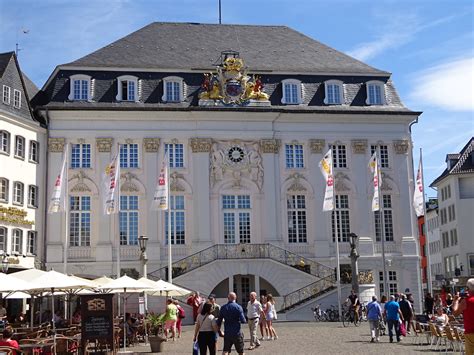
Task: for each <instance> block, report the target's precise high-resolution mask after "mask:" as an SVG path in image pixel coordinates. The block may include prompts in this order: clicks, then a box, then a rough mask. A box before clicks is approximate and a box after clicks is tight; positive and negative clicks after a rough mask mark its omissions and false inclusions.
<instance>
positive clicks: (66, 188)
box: [63, 143, 69, 319]
mask: <svg viewBox="0 0 474 355" xmlns="http://www.w3.org/2000/svg"><path fill="white" fill-rule="evenodd" d="M64 154H66V169H65V174H64V177H65V184H64V221H65V224H66V231H65V236H64V246H63V273H64V274H65V275H67V259H68V255H67V254H68V241H69V143H67V144H66V152H65V153H64ZM67 297H69V296H68V295H64V317H65V318H66V319H68V303H67V300H66V298H67Z"/></svg>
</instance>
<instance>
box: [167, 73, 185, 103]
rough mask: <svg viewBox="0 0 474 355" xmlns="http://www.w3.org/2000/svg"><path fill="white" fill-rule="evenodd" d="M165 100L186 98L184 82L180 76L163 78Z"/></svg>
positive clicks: (175, 100) (172, 100) (173, 100)
mask: <svg viewBox="0 0 474 355" xmlns="http://www.w3.org/2000/svg"><path fill="white" fill-rule="evenodd" d="M161 99H162V100H163V101H165V102H181V101H183V99H184V82H183V79H182V78H180V77H178V76H169V77H166V78H164V79H163V97H162V98H161Z"/></svg>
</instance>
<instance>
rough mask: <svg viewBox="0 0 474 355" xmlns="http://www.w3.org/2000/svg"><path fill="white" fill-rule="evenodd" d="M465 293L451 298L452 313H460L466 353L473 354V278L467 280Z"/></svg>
mask: <svg viewBox="0 0 474 355" xmlns="http://www.w3.org/2000/svg"><path fill="white" fill-rule="evenodd" d="M466 287H467V289H468V292H467V293H462V294H461V295H460V294H459V292H458V293H456V295H455V296H454V298H453V315H454V316H458V315H460V314H461V313H462V315H463V321H464V339H465V343H464V344H465V350H466V355H473V354H474V278H472V279H469V280H467V284H466Z"/></svg>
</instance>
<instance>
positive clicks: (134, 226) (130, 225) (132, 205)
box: [120, 196, 138, 245]
mask: <svg viewBox="0 0 474 355" xmlns="http://www.w3.org/2000/svg"><path fill="white" fill-rule="evenodd" d="M137 244H138V196H120V245H137Z"/></svg>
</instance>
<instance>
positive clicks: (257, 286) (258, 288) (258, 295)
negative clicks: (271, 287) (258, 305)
mask: <svg viewBox="0 0 474 355" xmlns="http://www.w3.org/2000/svg"><path fill="white" fill-rule="evenodd" d="M254 278H255V288H254V290H255V292H257V300H259V298H258V297H260V276H259V275H254Z"/></svg>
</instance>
